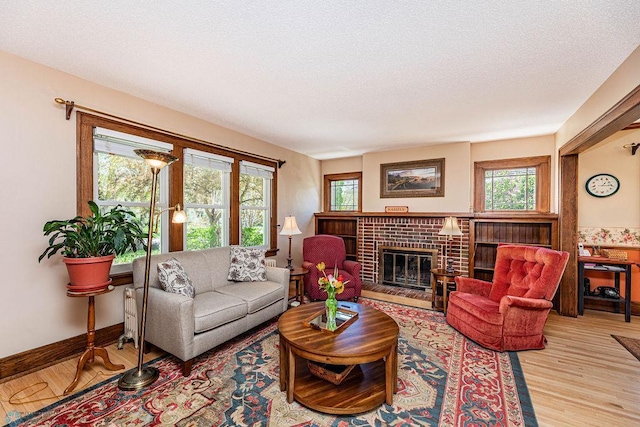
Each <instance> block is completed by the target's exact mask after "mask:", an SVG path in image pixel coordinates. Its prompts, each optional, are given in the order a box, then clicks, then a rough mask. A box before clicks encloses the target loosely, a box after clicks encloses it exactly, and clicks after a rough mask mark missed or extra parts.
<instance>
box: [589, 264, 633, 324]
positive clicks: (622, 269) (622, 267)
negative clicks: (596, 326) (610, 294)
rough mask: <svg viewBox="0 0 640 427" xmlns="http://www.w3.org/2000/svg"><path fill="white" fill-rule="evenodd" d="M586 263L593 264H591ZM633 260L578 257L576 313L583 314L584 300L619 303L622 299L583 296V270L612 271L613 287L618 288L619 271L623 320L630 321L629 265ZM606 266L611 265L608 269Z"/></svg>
mask: <svg viewBox="0 0 640 427" xmlns="http://www.w3.org/2000/svg"><path fill="white" fill-rule="evenodd" d="M587 264H594V265H593V266H590V265H587ZM635 264H636V262H635V261H626V260H619V259H611V258H604V257H598V256H581V257H578V314H579V315H581V316H582V315H583V314H584V300H585V298H587V299H596V300H600V301H609V302H614V303H618V304H620V303H621V302H622V300H620V299H614V298H603V297H598V296H585V294H584V271H585V270H596V271H604V272H611V273H614V274H615V276H614V283H615V287H616V288H617V289H618V290H620V273H624V276H625V277H624V278H625V280H624V282H625V285H624V321H625V322H631V267H632V266H633V265H635ZM607 267H612V268H610V269H608V268H607Z"/></svg>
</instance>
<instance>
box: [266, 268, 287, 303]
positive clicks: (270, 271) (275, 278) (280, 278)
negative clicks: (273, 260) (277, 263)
mask: <svg viewBox="0 0 640 427" xmlns="http://www.w3.org/2000/svg"><path fill="white" fill-rule="evenodd" d="M290 274H291V273H290V271H289V269H288V268H282V267H267V280H269V281H270V282H275V283H280V284H281V285H282V288H283V293H284V295H283V296H284V300H283V302H282V304H283V308H282V312H285V311H287V307H288V306H289V279H290Z"/></svg>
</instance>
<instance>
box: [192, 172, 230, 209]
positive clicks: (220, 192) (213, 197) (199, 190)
mask: <svg viewBox="0 0 640 427" xmlns="http://www.w3.org/2000/svg"><path fill="white" fill-rule="evenodd" d="M223 173H225V172H222V171H219V170H214V169H209V168H206V167H200V166H194V165H184V203H185V205H186V204H204V205H219V206H221V205H224V204H225V201H224V190H225V189H223V187H222V174H223Z"/></svg>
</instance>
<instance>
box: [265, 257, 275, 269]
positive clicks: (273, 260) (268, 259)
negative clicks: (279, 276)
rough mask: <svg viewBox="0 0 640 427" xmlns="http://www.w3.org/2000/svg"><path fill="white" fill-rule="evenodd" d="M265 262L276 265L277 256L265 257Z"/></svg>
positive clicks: (268, 265)
mask: <svg viewBox="0 0 640 427" xmlns="http://www.w3.org/2000/svg"><path fill="white" fill-rule="evenodd" d="M264 264H265V266H267V267H275V266H276V259H275V258H265V260H264Z"/></svg>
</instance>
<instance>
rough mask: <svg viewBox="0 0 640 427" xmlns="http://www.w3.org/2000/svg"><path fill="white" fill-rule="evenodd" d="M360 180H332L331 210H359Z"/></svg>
mask: <svg viewBox="0 0 640 427" xmlns="http://www.w3.org/2000/svg"><path fill="white" fill-rule="evenodd" d="M358 191H359V189H358V180H357V179H349V180H337V181H331V210H332V211H356V210H358Z"/></svg>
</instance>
